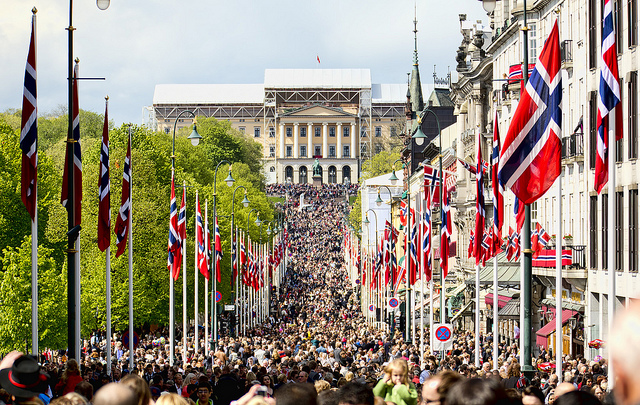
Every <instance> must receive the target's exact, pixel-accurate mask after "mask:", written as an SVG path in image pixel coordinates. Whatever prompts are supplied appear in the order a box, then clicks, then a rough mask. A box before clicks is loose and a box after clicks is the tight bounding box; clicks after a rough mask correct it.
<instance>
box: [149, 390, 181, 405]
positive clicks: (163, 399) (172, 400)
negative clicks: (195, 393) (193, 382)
mask: <svg viewBox="0 0 640 405" xmlns="http://www.w3.org/2000/svg"><path fill="white" fill-rule="evenodd" d="M188 403H189V402H188V401H187V400H186V399H184V398H182V397H181V396H180V395H178V394H174V393H169V394H164V395H160V398H158V400H157V401H156V405H187V404H188Z"/></svg>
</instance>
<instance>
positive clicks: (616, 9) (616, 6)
mask: <svg viewBox="0 0 640 405" xmlns="http://www.w3.org/2000/svg"><path fill="white" fill-rule="evenodd" d="M622 1H623V0H612V3H613V4H612V6H613V28H614V29H615V30H616V51H617V52H618V54H621V53H622V38H623V36H622V21H621V19H622Z"/></svg>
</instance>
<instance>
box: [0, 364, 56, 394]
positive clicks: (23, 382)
mask: <svg viewBox="0 0 640 405" xmlns="http://www.w3.org/2000/svg"><path fill="white" fill-rule="evenodd" d="M48 382H49V376H48V375H47V374H46V373H44V372H43V371H42V370H41V369H40V365H39V364H38V362H37V361H36V360H35V359H34V358H33V357H31V356H27V355H24V354H22V353H19V352H12V353H9V354H8V355H7V356H6V357H5V358H4V359H3V360H2V363H0V387H2V388H4V389H5V390H6V391H7V392H8V393H9V394H11V396H12V398H13V401H14V403H15V404H19V403H21V402H24V401H26V400H30V399H32V398H34V397H38V396H39V395H40V394H43V393H44V392H45V391H46V390H47V387H48Z"/></svg>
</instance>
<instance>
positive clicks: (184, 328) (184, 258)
mask: <svg viewBox="0 0 640 405" xmlns="http://www.w3.org/2000/svg"><path fill="white" fill-rule="evenodd" d="M186 190H187V184H186V182H185V181H183V182H182V192H183V195H185V196H186V194H187V193H186ZM185 200H186V198H185ZM184 227H185V232H184V236H185V238H184V239H183V240H182V252H183V253H182V367H183V368H184V367H186V365H187V364H186V363H187V332H188V331H189V319H188V318H187V231H186V228H187V202H186V201H185V202H184Z"/></svg>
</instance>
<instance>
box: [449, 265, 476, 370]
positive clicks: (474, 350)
mask: <svg viewBox="0 0 640 405" xmlns="http://www.w3.org/2000/svg"><path fill="white" fill-rule="evenodd" d="M441 294H444V283H443V288H442V292H441ZM475 301H476V303H475V307H476V308H475V322H474V323H475V337H474V348H473V357H474V364H475V366H476V368H479V367H480V264H478V265H477V266H476V299H475ZM443 310H444V308H443Z"/></svg>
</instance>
